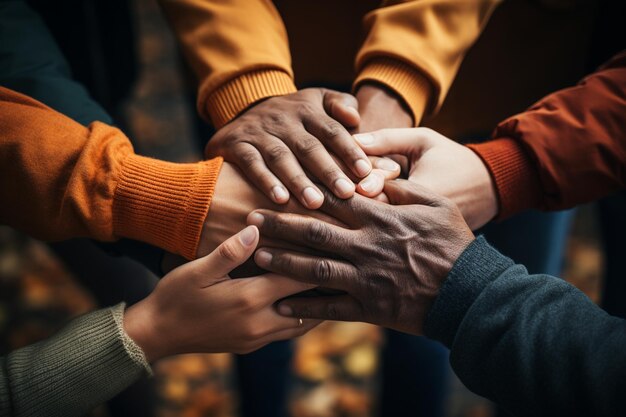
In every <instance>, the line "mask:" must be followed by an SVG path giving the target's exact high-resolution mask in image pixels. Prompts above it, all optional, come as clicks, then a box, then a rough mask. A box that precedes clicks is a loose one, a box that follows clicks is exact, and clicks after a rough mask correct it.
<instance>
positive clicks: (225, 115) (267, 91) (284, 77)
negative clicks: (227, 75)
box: [198, 69, 298, 129]
mask: <svg viewBox="0 0 626 417" xmlns="http://www.w3.org/2000/svg"><path fill="white" fill-rule="evenodd" d="M204 90H208V89H207V88H203V87H201V88H200V91H204ZM296 91H298V89H297V88H296V86H295V84H294V82H293V78H292V76H291V75H290V74H289V73H287V72H285V71H283V70H278V69H264V70H259V71H252V72H249V73H245V74H241V75H240V76H238V77H236V78H234V79H232V80H230V81H228V82H226V83H224V84H223V85H221V86H219V87H218V88H216V89H214V90H213V91H212V92H211V93H210V94H207V95H202V94H201V95H200V96H199V97H198V110H199V111H200V114H202V115H204V116H205V117H206V118H207V119H208V118H210V119H211V122H212V123H213V125H214V126H215V127H216V128H218V129H219V128H220V127H222V126H224V125H225V124H226V123H228V122H229V121H231V120H232V119H234V118H235V117H237V115H239V114H240V113H241V112H243V111H244V110H246V109H248V108H249V107H251V106H252V105H253V104H255V103H257V102H259V101H261V100H263V99H266V98H269V97H275V96H283V95H286V94H291V93H295V92H296Z"/></svg>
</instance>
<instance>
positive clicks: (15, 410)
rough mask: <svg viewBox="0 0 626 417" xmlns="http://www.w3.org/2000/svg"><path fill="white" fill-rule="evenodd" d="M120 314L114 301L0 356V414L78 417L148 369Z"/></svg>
mask: <svg viewBox="0 0 626 417" xmlns="http://www.w3.org/2000/svg"><path fill="white" fill-rule="evenodd" d="M123 312H124V304H119V305H117V306H115V307H113V308H106V309H102V310H97V311H94V312H92V313H89V314H85V315H83V316H81V317H78V318H76V319H75V320H73V321H71V322H70V323H69V324H68V325H67V326H66V327H65V328H63V329H62V330H61V331H60V332H59V333H58V334H56V335H55V336H53V337H51V338H49V339H46V340H44V341H42V342H39V343H36V344H33V345H30V346H27V347H25V348H22V349H18V350H16V351H14V352H11V353H10V354H9V355H8V356H6V357H2V358H0V416H2V417H4V416H46V417H55V416H63V417H67V416H80V415H83V414H85V413H86V412H87V411H89V410H90V409H92V408H93V407H95V406H96V405H98V404H100V403H103V402H105V401H107V400H108V399H110V398H112V397H113V396H115V395H116V394H117V393H119V392H120V391H122V390H123V389H125V388H126V387H128V386H129V385H131V384H132V383H133V382H135V381H136V380H137V379H139V378H140V377H141V376H142V375H145V374H146V373H149V372H150V368H149V366H148V364H147V362H146V360H145V357H144V355H143V352H142V351H141V349H140V348H139V347H138V346H137V345H136V344H135V343H134V342H133V341H132V340H131V339H130V338H129V337H128V336H127V335H126V334H125V333H124V330H123V328H122V317H123Z"/></svg>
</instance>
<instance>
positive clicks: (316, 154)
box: [206, 88, 372, 209]
mask: <svg viewBox="0 0 626 417" xmlns="http://www.w3.org/2000/svg"><path fill="white" fill-rule="evenodd" d="M358 123H359V113H358V111H357V110H356V101H355V99H354V97H352V96H351V95H349V94H343V93H340V92H336V91H331V90H326V89H321V88H309V89H305V90H301V91H298V92H297V93H293V94H289V95H286V96H280V97H272V98H270V99H267V100H265V101H262V102H260V103H258V104H256V105H254V106H253V107H251V108H250V109H248V110H247V111H246V112H244V113H243V114H242V115H241V116H239V117H237V118H236V119H235V120H233V121H232V122H230V123H229V124H227V125H226V126H224V127H223V128H221V129H220V130H219V131H218V132H217V133H216V134H215V136H213V138H212V139H211V140H210V141H209V143H208V144H207V147H206V154H207V156H209V157H212V156H217V155H221V156H223V157H224V158H225V159H226V160H227V161H229V162H232V163H234V164H236V165H237V166H238V167H239V168H240V169H241V171H242V172H244V173H245V174H246V176H247V177H248V178H249V179H250V181H252V182H253V183H254V184H255V185H256V186H257V187H258V188H259V189H260V190H261V191H262V192H263V193H264V194H265V195H266V196H267V197H269V198H270V199H271V200H272V201H273V202H274V203H277V204H284V203H286V202H287V201H288V200H289V191H290V192H291V193H293V194H294V196H295V197H296V198H297V199H298V200H299V201H300V203H301V204H302V205H303V206H304V207H307V208H309V209H316V208H318V207H320V206H321V205H322V201H323V199H324V196H323V194H322V193H321V192H320V190H319V188H318V187H317V186H316V185H315V184H314V183H313V182H312V181H311V179H309V177H308V176H307V175H306V173H305V170H307V171H309V172H310V173H311V175H312V176H313V177H314V178H317V179H319V180H320V181H321V182H322V183H323V184H324V185H326V187H328V188H329V189H330V190H332V191H333V193H335V195H336V196H338V197H340V198H349V197H351V196H352V195H353V194H354V191H355V187H354V183H353V182H352V181H350V179H349V178H348V176H346V174H345V173H344V172H343V171H342V170H341V168H340V167H339V166H338V165H337V163H335V161H334V160H333V158H332V156H331V155H330V154H329V151H332V152H333V153H334V154H335V155H336V156H337V157H338V158H339V160H341V161H343V163H344V164H345V166H346V167H348V169H349V170H350V172H352V173H353V174H354V175H355V176H356V177H357V178H363V177H364V176H366V175H368V174H369V173H370V171H371V169H372V166H371V163H370V161H369V160H368V158H367V156H366V155H365V153H363V151H362V150H361V148H360V147H359V146H358V145H357V144H356V142H355V141H354V139H353V137H352V136H351V135H350V134H349V133H348V131H347V130H346V128H345V127H344V126H346V127H354V126H356V125H358ZM287 190H289V191H287Z"/></svg>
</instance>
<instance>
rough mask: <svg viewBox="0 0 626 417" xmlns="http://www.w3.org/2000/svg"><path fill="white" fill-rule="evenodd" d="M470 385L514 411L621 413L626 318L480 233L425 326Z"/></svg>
mask: <svg viewBox="0 0 626 417" xmlns="http://www.w3.org/2000/svg"><path fill="white" fill-rule="evenodd" d="M425 331H426V335H427V336H429V337H431V338H434V339H437V340H439V341H441V342H443V343H444V344H445V345H446V346H448V347H449V348H450V349H451V355H450V361H451V363H452V367H453V369H454V371H455V372H456V374H457V375H458V376H459V378H460V379H461V380H462V381H463V383H464V384H465V385H466V386H467V387H468V388H470V389H471V390H472V391H474V392H476V393H478V394H480V395H482V396H485V397H487V398H489V399H491V400H493V401H495V402H496V403H498V404H500V405H501V406H502V407H504V408H505V409H507V410H509V411H511V412H512V413H513V415H518V416H568V417H571V416H626V320H622V319H619V318H616V317H612V316H609V315H608V314H607V313H606V312H604V311H603V310H602V309H600V308H599V307H598V306H596V305H595V304H594V303H593V302H592V301H591V300H590V299H589V298H587V297H586V296H585V295H584V294H583V293H582V292H580V291H579V290H577V289H576V288H575V287H573V286H571V285H570V284H568V283H566V282H565V281H563V280H561V279H558V278H555V277H551V276H548V275H529V274H528V272H527V271H526V268H524V267H523V266H521V265H516V264H514V263H513V261H511V260H510V259H509V258H507V257H505V256H503V255H502V254H500V253H499V252H498V251H496V250H495V249H494V248H492V247H491V246H489V244H487V242H486V241H485V240H484V239H483V238H481V237H479V238H478V239H476V240H475V241H474V242H473V243H472V244H471V245H470V246H469V247H468V248H467V249H466V250H465V252H464V253H463V254H462V255H461V257H460V258H459V259H458V260H457V262H456V264H455V266H454V267H453V269H452V271H451V272H450V274H449V275H448V277H447V280H446V281H445V283H444V285H443V286H442V288H441V291H440V293H439V296H438V298H437V300H436V301H435V304H434V305H433V308H432V309H431V311H430V313H429V316H428V318H427V320H426V324H425Z"/></svg>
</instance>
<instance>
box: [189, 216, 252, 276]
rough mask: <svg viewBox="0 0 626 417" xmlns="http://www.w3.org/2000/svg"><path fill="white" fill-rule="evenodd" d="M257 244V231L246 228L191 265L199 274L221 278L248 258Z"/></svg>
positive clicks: (250, 227) (249, 227)
mask: <svg viewBox="0 0 626 417" xmlns="http://www.w3.org/2000/svg"><path fill="white" fill-rule="evenodd" d="M258 243H259V229H257V228H256V226H248V227H246V228H245V229H243V230H242V231H240V232H239V233H237V234H236V235H234V236H231V237H229V238H228V239H226V240H225V241H224V242H222V244H221V245H219V246H218V247H217V248H216V249H215V250H214V251H213V252H211V253H209V254H208V255H207V256H205V257H203V258H200V259H197V260H195V261H194V262H193V263H197V267H198V268H199V269H200V271H199V272H200V273H201V274H203V275H206V276H208V277H210V278H212V279H215V278H221V277H223V276H225V275H226V274H228V273H229V272H230V271H232V270H233V269H235V268H236V267H238V266H239V265H241V264H243V263H244V262H245V261H246V260H247V259H248V258H250V257H251V256H252V254H253V253H254V250H255V249H256V247H257V245H258Z"/></svg>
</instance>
